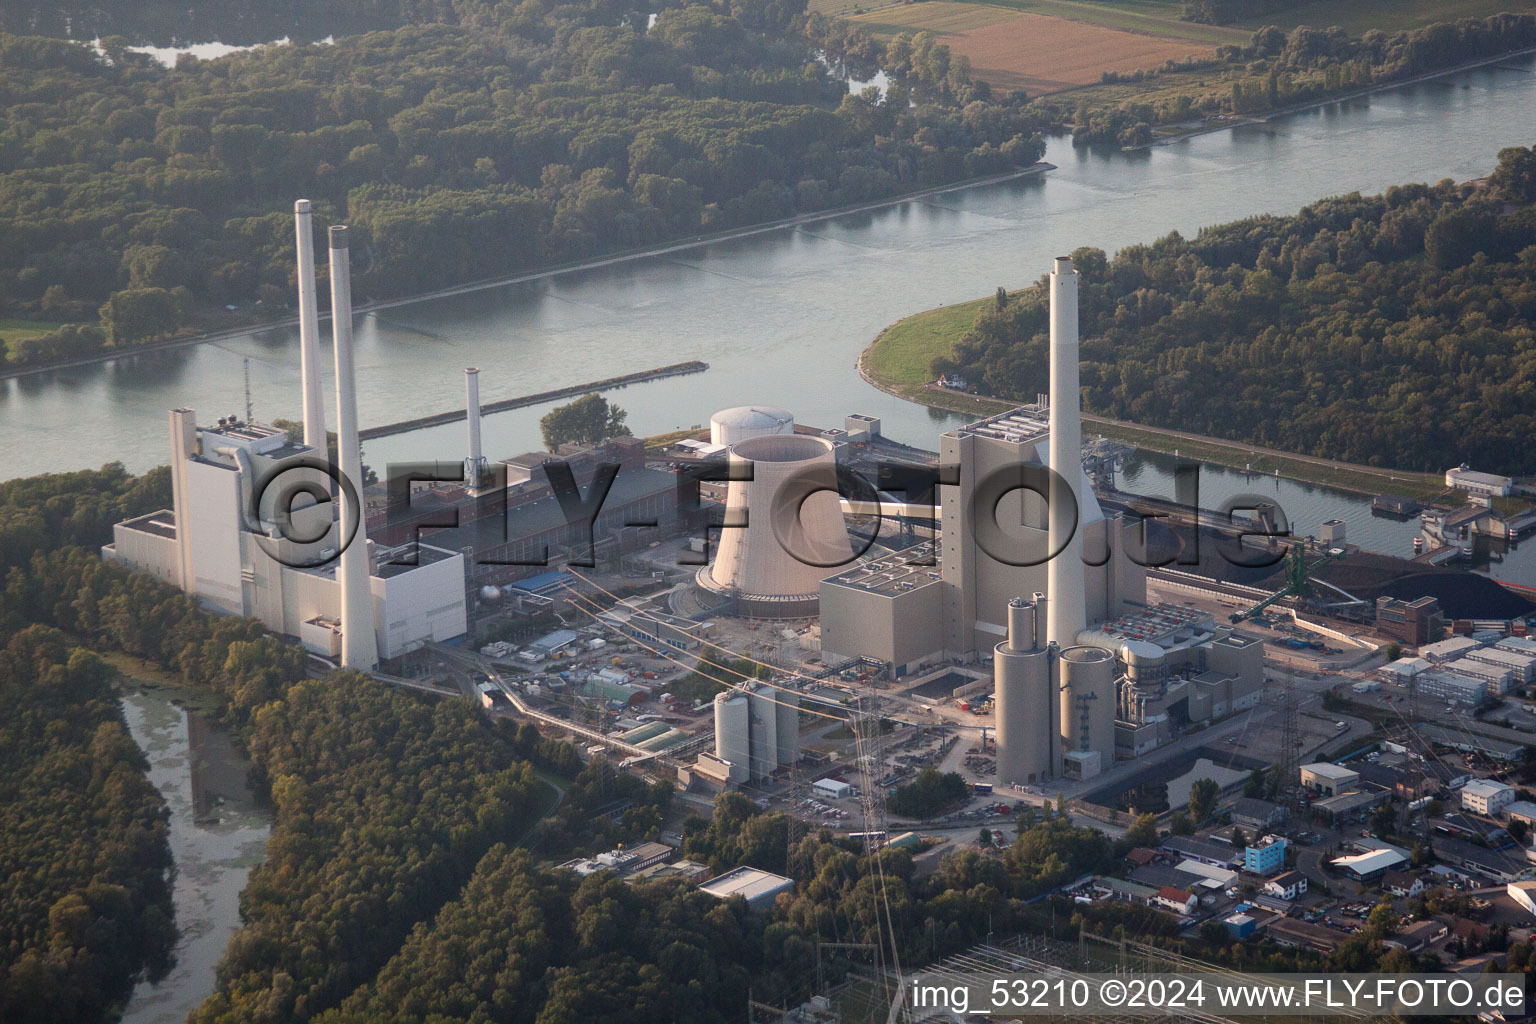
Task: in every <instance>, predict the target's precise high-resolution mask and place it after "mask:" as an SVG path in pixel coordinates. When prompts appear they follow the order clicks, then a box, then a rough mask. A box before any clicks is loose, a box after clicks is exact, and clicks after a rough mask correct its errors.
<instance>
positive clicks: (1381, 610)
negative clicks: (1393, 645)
mask: <svg viewBox="0 0 1536 1024" xmlns="http://www.w3.org/2000/svg"><path fill="white" fill-rule="evenodd" d="M1376 630H1377V632H1379V633H1382V634H1384V635H1386V636H1389V637H1391V638H1392V639H1393V640H1396V641H1398V642H1399V643H1404V644H1407V645H1409V646H1410V647H1418V646H1419V645H1421V644H1427V643H1430V642H1432V641H1434V640H1436V639H1438V638H1439V637H1440V636H1441V635H1442V634H1443V633H1444V632H1445V613H1444V612H1443V611H1442V610H1441V608H1440V601H1439V599H1438V598H1434V597H1421V598H1419V599H1418V600H1416V601H1400V600H1398V599H1397V598H1395V597H1378V598H1377V599H1376Z"/></svg>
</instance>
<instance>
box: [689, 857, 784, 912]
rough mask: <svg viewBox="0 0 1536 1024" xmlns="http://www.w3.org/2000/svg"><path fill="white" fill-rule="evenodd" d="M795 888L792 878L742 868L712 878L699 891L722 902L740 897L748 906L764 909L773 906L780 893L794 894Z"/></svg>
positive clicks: (755, 869) (756, 869)
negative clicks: (733, 897)
mask: <svg viewBox="0 0 1536 1024" xmlns="http://www.w3.org/2000/svg"><path fill="white" fill-rule="evenodd" d="M794 888H795V882H794V879H792V878H785V877H784V876H783V875H775V874H774V873H773V872H771V871H762V870H759V869H758V868H749V867H740V868H734V869H733V870H730V871H727V872H726V873H725V874H723V875H719V876H717V877H715V878H711V879H710V880H709V881H707V882H705V883H703V884H702V885H700V886H699V891H700V892H706V893H709V895H711V896H713V897H715V898H716V899H722V900H728V899H730V898H731V897H732V896H740V897H742V898H743V899H745V900H746V901H747V905H748V906H750V907H753V908H754V909H763V908H767V907H770V906H772V905H773V901H774V899H775V898H776V897H777V896H778V895H779V893H781V892H792V891H793V890H794Z"/></svg>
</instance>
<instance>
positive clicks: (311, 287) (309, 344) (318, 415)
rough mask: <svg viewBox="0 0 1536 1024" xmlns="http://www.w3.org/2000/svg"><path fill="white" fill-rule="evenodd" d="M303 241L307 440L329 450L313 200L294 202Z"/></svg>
mask: <svg viewBox="0 0 1536 1024" xmlns="http://www.w3.org/2000/svg"><path fill="white" fill-rule="evenodd" d="M293 223H294V230H295V233H296V234H297V235H298V245H299V367H300V370H301V373H302V376H303V379H304V384H303V387H304V408H303V410H302V413H301V414H302V416H303V418H304V443H305V444H307V445H309V446H310V447H311V448H313V449H315V450H316V451H318V452H320V453H321V454H322V455H323V454H324V452H325V397H324V396H323V395H322V394H321V391H320V314H319V312H318V310H317V309H316V302H315V236H314V228H313V225H312V224H311V222H310V215H309V200H308V199H300V200H298V201H297V202H295V203H294V204H293Z"/></svg>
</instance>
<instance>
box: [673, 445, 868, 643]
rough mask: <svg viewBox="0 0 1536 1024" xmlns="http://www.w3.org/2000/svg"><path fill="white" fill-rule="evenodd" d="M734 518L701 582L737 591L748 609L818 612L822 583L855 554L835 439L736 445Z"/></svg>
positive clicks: (730, 506) (789, 614)
mask: <svg viewBox="0 0 1536 1024" xmlns="http://www.w3.org/2000/svg"><path fill="white" fill-rule="evenodd" d="M730 457H731V463H732V465H733V466H741V465H743V464H750V465H751V473H752V479H751V480H732V481H731V482H730V485H729V488H728V490H727V491H726V522H728V523H733V522H734V523H741V522H744V523H745V525H744V526H731V527H727V528H725V529H722V530H721V531H720V546H719V549H718V552H717V553H716V555H715V558H714V561H713V562H712V563H710V564H709V565H707V566H704V567H703V568H701V569H700V570H699V573H698V577H697V579H698V583H699V585H700V586H701V587H703V588H704V589H706V590H709V591H711V592H713V593H717V594H721V595H725V596H728V597H731V598H733V599H734V600H735V602H736V612H737V614H740V615H754V616H761V617H764V618H797V617H800V616H806V615H814V614H816V611H817V608H818V605H819V600H820V592H821V581H822V579H823V578H824V577H826V576H828V575H831V573H832V572H833V570H835V569H836V568H837V567H838V566H841V565H846V564H847V563H849V562H851V561H852V560H853V547H852V545H851V544H850V542H849V540H848V528H847V525H846V524H845V523H844V522H843V511H842V506H841V505H840V504H839V501H840V499H839V497H838V493H837V462H836V459H835V457H834V456H833V454H832V444H831V442H829V441H826V440H824V439H822V438H819V437H811V436H810V435H805V434H779V435H770V436H765V437H754V438H748V439H747V440H745V441H741V442H739V443H737V444H735V445H733V446H732V447H731V456H730Z"/></svg>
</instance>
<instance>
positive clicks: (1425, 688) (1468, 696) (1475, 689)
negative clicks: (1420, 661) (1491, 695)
mask: <svg viewBox="0 0 1536 1024" xmlns="http://www.w3.org/2000/svg"><path fill="white" fill-rule="evenodd" d="M1413 685H1414V688H1415V689H1417V690H1418V692H1419V695H1420V696H1423V697H1438V698H1440V699H1441V700H1444V701H1446V702H1447V703H1451V704H1465V705H1467V706H1469V707H1476V706H1477V705H1479V704H1481V703H1483V702H1484V701H1485V700H1487V699H1488V683H1487V681H1486V680H1483V679H1473V678H1471V677H1470V676H1464V675H1460V674H1458V673H1455V672H1446V671H1442V670H1440V669H1431V670H1430V671H1428V672H1420V673H1419V674H1418V675H1417V676H1416V677H1415V678H1414V681H1413Z"/></svg>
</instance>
